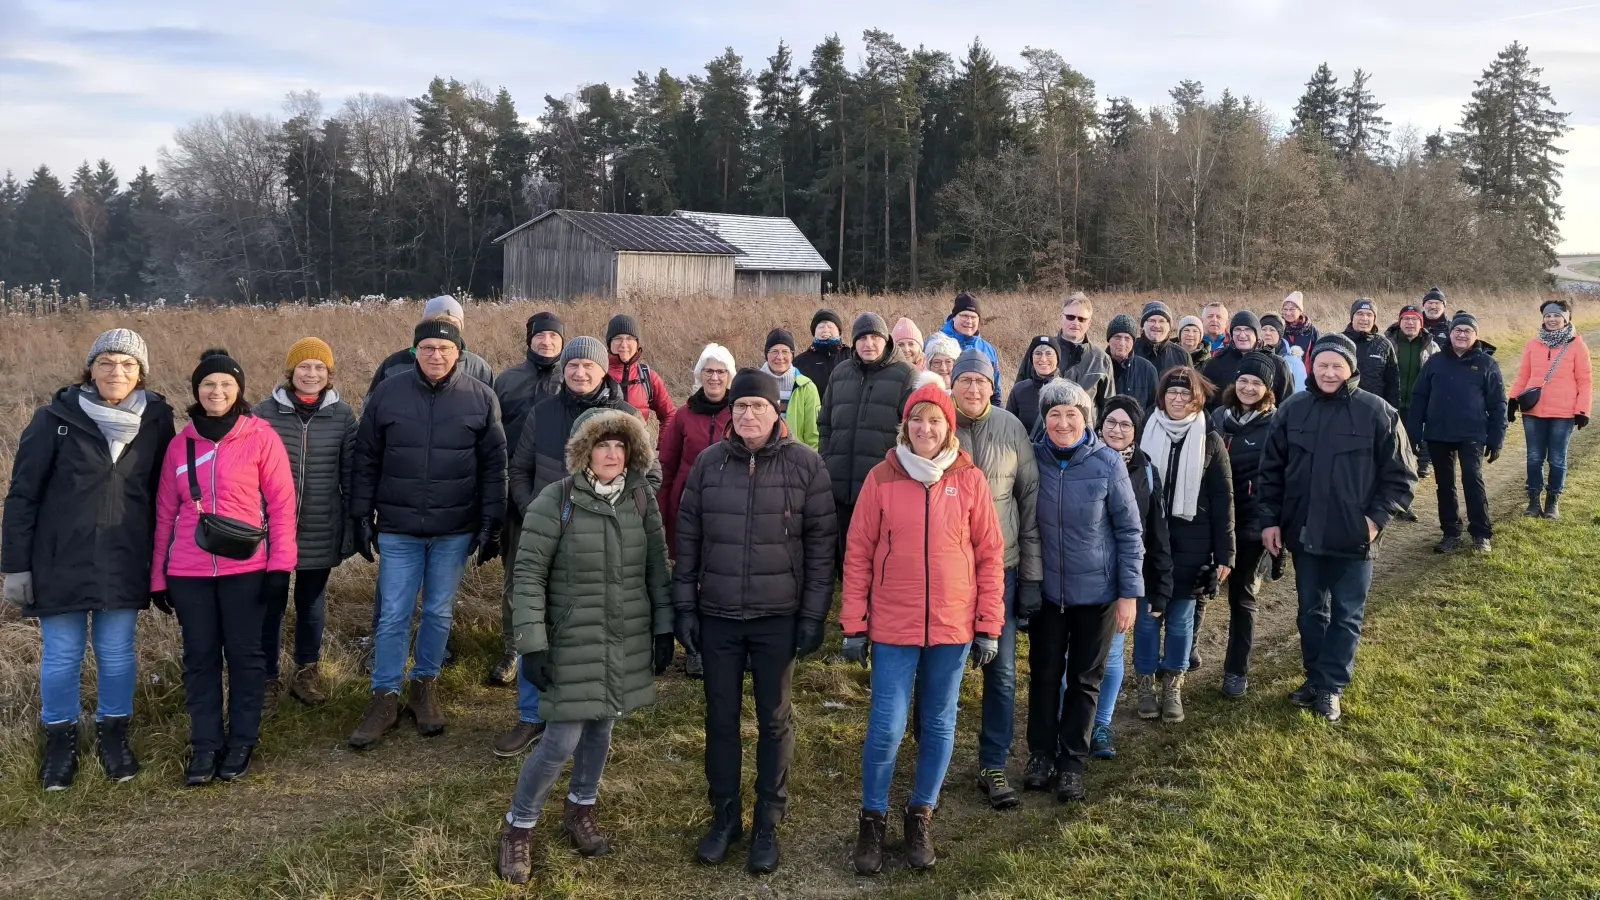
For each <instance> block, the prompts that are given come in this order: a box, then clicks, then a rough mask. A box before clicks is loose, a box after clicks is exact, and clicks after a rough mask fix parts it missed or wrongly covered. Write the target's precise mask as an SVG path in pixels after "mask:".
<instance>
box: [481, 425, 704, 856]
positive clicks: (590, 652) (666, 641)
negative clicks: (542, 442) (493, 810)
mask: <svg viewBox="0 0 1600 900" xmlns="http://www.w3.org/2000/svg"><path fill="white" fill-rule="evenodd" d="M653 457H654V449H653V448H652V447H651V444H650V437H649V434H648V432H646V431H645V427H644V423H643V422H642V421H641V420H640V419H639V418H638V417H637V416H634V415H630V414H629V413H625V412H620V411H617V410H612V409H594V410H590V411H589V412H586V413H584V414H583V415H582V416H579V417H578V420H577V422H576V423H574V425H573V429H572V437H571V438H570V439H569V440H568V441H567V471H569V472H570V473H572V474H571V476H570V477H568V478H566V479H564V480H563V481H558V482H556V483H554V484H551V485H549V486H547V487H546V488H545V489H544V490H543V491H542V492H540V494H539V495H538V497H536V498H535V499H534V501H533V503H532V504H530V505H529V507H528V513H527V517H526V518H525V519H524V521H523V526H522V535H521V541H520V543H519V544H518V547H517V556H516V566H515V568H514V570H513V572H512V591H511V623H512V630H513V633H514V635H515V638H516V642H517V652H518V653H520V654H522V672H523V674H524V675H526V676H527V677H528V679H529V680H530V681H532V682H533V683H534V685H535V686H537V687H538V688H539V714H540V716H541V717H542V718H543V719H544V721H545V722H546V729H545V732H544V735H543V737H542V738H541V740H540V742H539V745H538V747H537V748H536V749H535V750H534V752H533V753H532V754H531V755H530V756H529V757H528V759H527V761H526V762H525V763H524V764H523V767H522V774H521V776H520V777H519V778H518V779H517V790H516V795H515V796H514V797H513V798H512V803H511V811H510V812H508V813H507V814H506V824H505V828H504V829H503V830H502V832H501V837H500V860H499V870H500V875H501V877H502V878H505V879H506V880H507V881H511V882H513V883H517V884H521V883H524V882H526V881H527V879H528V878H529V876H530V868H531V862H530V860H531V854H532V846H531V844H532V828H533V826H534V824H535V823H536V822H538V820H539V814H540V812H541V811H542V809H543V807H544V801H545V798H546V796H547V795H548V794H549V793H550V789H551V787H552V786H554V784H555V781H556V778H558V777H559V776H560V774H561V770H562V769H563V768H564V767H565V766H566V763H567V760H568V759H572V760H573V764H572V778H571V784H570V788H569V794H568V798H567V806H566V814H565V815H564V816H563V819H562V829H563V830H564V831H565V832H566V834H567V836H568V837H569V839H570V840H571V841H572V843H573V846H575V847H576V848H577V849H578V851H579V852H580V853H582V854H583V855H585V856H599V855H602V854H604V853H607V852H609V850H610V845H609V844H608V842H607V841H606V839H605V837H604V836H603V835H601V834H600V831H599V827H598V825H597V824H596V822H595V816H594V804H595V798H596V795H597V792H598V788H599V784H600V773H601V771H602V770H603V769H604V767H605V761H606V756H607V755H608V753H609V752H610V748H611V729H612V726H613V725H615V724H616V721H617V719H619V718H621V717H622V716H623V715H625V714H627V713H628V712H630V711H632V710H634V709H637V708H638V707H641V706H644V705H646V704H648V703H650V702H652V701H653V700H654V699H655V676H656V675H659V674H661V673H662V672H664V671H666V667H667V665H668V664H669V663H670V662H671V661H672V652H673V639H672V621H673V612H672V599H671V592H670V590H669V580H670V578H669V574H668V571H667V544H666V537H665V535H664V533H663V531H662V527H661V513H660V511H659V510H658V509H657V507H656V500H655V495H654V493H653V492H652V491H651V490H650V487H649V484H648V483H647V482H646V481H645V472H646V471H647V470H648V469H649V468H650V464H651V461H652V459H653Z"/></svg>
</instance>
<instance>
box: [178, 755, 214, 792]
mask: <svg viewBox="0 0 1600 900" xmlns="http://www.w3.org/2000/svg"><path fill="white" fill-rule="evenodd" d="M217 755H218V754H217V751H215V750H196V751H195V753H194V755H193V756H191V757H189V768H188V769H187V770H185V771H184V773H183V786H184V787H201V786H203V785H207V784H210V783H211V779H213V778H216V777H217Z"/></svg>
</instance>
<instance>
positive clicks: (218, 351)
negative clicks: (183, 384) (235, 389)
mask: <svg viewBox="0 0 1600 900" xmlns="http://www.w3.org/2000/svg"><path fill="white" fill-rule="evenodd" d="M221 374H227V375H232V376H233V380H235V381H237V382H239V396H240V397H243V396H244V368H243V367H242V366H240V365H239V364H238V363H237V362H235V361H234V359H233V357H231V356H229V355H228V351H227V350H225V349H223V348H221V347H212V348H211V349H209V350H207V351H206V352H204V353H202V354H200V365H198V366H195V367H194V374H192V375H190V376H189V387H190V388H191V389H192V390H193V391H194V399H195V400H199V399H200V382H202V381H205V380H206V376H207V375H221Z"/></svg>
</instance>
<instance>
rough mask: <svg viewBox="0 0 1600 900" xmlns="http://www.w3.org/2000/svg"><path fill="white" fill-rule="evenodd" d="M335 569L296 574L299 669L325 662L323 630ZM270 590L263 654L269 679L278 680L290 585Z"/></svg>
mask: <svg viewBox="0 0 1600 900" xmlns="http://www.w3.org/2000/svg"><path fill="white" fill-rule="evenodd" d="M332 573H333V570H332V569H301V570H300V571H298V572H295V573H294V664H295V668H299V667H301V666H310V665H315V664H316V663H318V662H321V661H322V629H323V625H324V624H325V623H326V622H327V605H328V576H329V575H330V574H332ZM280 585H281V586H280V587H279V588H278V589H274V588H272V587H270V586H269V587H266V588H265V589H264V590H263V591H262V597H261V599H262V601H263V602H264V603H265V604H266V609H265V615H263V616H262V619H261V655H262V658H263V659H264V660H265V661H266V664H267V680H268V681H271V680H273V679H274V678H277V677H278V657H279V656H280V655H281V654H282V649H283V614H284V613H285V612H286V611H287V610H288V608H289V583H288V582H287V581H285V582H280Z"/></svg>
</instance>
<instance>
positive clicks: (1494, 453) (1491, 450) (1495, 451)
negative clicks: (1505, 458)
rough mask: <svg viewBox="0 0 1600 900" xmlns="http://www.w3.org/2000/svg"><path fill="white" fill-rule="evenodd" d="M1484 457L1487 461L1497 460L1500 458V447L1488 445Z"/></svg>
mask: <svg viewBox="0 0 1600 900" xmlns="http://www.w3.org/2000/svg"><path fill="white" fill-rule="evenodd" d="M1483 457H1484V459H1485V460H1487V461H1489V462H1491V463H1492V462H1494V461H1495V460H1497V459H1499V458H1500V448H1499V447H1487V448H1485V449H1484V451H1483Z"/></svg>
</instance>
